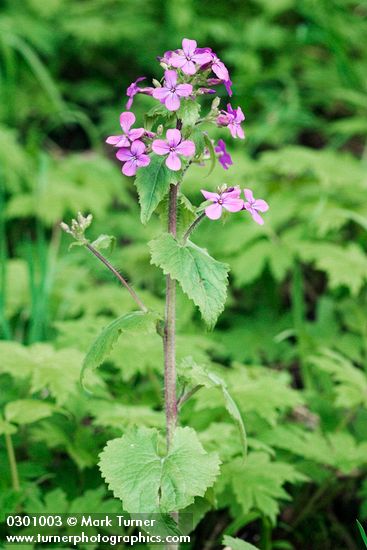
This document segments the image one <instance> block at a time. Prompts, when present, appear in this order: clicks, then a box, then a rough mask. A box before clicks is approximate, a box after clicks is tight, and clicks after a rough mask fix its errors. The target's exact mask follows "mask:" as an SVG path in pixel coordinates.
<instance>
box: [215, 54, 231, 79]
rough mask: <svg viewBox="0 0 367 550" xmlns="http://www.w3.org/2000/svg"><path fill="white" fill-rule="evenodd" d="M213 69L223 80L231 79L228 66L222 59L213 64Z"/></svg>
mask: <svg viewBox="0 0 367 550" xmlns="http://www.w3.org/2000/svg"><path fill="white" fill-rule="evenodd" d="M212 71H213V73H214V74H216V75H217V77H218V78H220V79H221V80H224V81H228V80H229V73H228V69H227V67H226V66H225V64H224V63H222V61H220V60H219V59H218V60H216V61H215V62H214V63H213V65H212Z"/></svg>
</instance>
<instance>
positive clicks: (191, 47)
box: [182, 38, 197, 57]
mask: <svg viewBox="0 0 367 550" xmlns="http://www.w3.org/2000/svg"><path fill="white" fill-rule="evenodd" d="M196 48H197V42H196V40H190V39H189V38H184V39H183V40H182V49H183V51H184V52H185V54H186V55H187V56H188V57H192V56H193V55H194V52H195V50H196Z"/></svg>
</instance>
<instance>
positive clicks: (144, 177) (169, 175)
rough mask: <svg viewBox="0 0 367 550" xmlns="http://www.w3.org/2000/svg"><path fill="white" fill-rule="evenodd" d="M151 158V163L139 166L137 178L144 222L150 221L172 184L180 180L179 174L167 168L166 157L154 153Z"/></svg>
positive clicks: (136, 183) (141, 217)
mask: <svg viewBox="0 0 367 550" xmlns="http://www.w3.org/2000/svg"><path fill="white" fill-rule="evenodd" d="M150 159H151V160H150V164H149V165H148V166H145V167H143V168H139V170H138V172H137V174H136V178H135V185H136V188H137V190H138V193H139V202H140V207H141V213H140V219H141V221H142V223H143V224H146V223H147V222H148V221H149V219H150V217H151V215H152V214H153V212H154V210H155V209H156V208H157V206H158V204H159V203H160V202H161V200H162V199H163V198H164V197H165V195H166V194H167V193H168V190H169V186H170V184H171V183H176V182H177V181H178V174H179V173H178V172H173V171H172V170H169V168H167V166H166V164H165V162H166V157H164V156H159V155H156V154H154V153H152V154H151V155H150Z"/></svg>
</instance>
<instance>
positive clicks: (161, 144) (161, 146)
mask: <svg viewBox="0 0 367 550" xmlns="http://www.w3.org/2000/svg"><path fill="white" fill-rule="evenodd" d="M152 149H153V151H154V153H156V155H168V153H169V152H170V147H169V145H168V143H167V141H164V140H163V139H155V140H154V141H153V143H152Z"/></svg>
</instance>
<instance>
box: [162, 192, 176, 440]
mask: <svg viewBox="0 0 367 550" xmlns="http://www.w3.org/2000/svg"><path fill="white" fill-rule="evenodd" d="M177 191H178V189H177V186H176V185H174V184H171V186H170V190H169V207H168V231H169V233H171V235H173V236H174V237H176V225H177ZM175 336H176V281H175V280H174V279H172V278H171V277H170V275H167V278H166V313H165V326H164V338H163V346H164V396H165V405H166V426H167V449H169V448H170V446H171V443H172V438H173V434H174V430H175V427H176V422H177V402H176V349H175Z"/></svg>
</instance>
